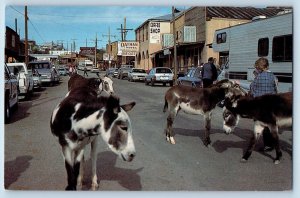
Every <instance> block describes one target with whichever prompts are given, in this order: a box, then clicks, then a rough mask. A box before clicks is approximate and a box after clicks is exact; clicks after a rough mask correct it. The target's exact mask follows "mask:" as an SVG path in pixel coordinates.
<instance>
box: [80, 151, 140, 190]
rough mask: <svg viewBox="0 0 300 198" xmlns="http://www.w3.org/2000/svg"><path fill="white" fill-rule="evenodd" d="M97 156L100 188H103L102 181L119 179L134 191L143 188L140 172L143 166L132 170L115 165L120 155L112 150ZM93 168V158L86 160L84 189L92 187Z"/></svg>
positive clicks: (122, 184) (125, 186) (118, 180)
mask: <svg viewBox="0 0 300 198" xmlns="http://www.w3.org/2000/svg"><path fill="white" fill-rule="evenodd" d="M97 157H98V158H97V176H98V182H99V189H101V181H103V180H108V181H117V182H118V183H119V184H120V185H121V186H123V187H124V188H126V189H128V190H132V191H138V190H141V189H142V185H141V178H140V176H139V175H138V173H139V172H140V171H141V170H142V169H143V168H139V169H135V170H131V169H124V168H118V167H115V165H116V160H117V158H118V156H117V155H116V154H114V153H112V152H111V151H105V152H102V153H99V154H98V156H97ZM124 163H130V162H124ZM91 169H92V164H91V160H88V161H86V163H85V167H84V180H83V190H88V189H90V188H91V178H92V172H91Z"/></svg>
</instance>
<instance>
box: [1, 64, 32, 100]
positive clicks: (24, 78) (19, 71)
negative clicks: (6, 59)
mask: <svg viewBox="0 0 300 198" xmlns="http://www.w3.org/2000/svg"><path fill="white" fill-rule="evenodd" d="M6 65H7V67H8V69H9V71H10V73H12V74H14V75H15V76H17V80H18V82H19V91H20V92H19V95H20V96H25V97H29V96H30V94H31V93H32V92H33V76H32V72H31V71H30V70H28V69H27V66H26V64H25V63H7V64H6Z"/></svg>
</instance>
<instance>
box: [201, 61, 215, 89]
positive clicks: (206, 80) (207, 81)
mask: <svg viewBox="0 0 300 198" xmlns="http://www.w3.org/2000/svg"><path fill="white" fill-rule="evenodd" d="M201 75H202V82H203V88H206V87H209V86H210V85H212V84H213V82H214V81H215V80H216V79H217V77H218V72H217V68H216V66H215V65H214V58H213V57H210V58H209V59H208V62H207V63H205V64H204V65H203V67H202V70H201Z"/></svg>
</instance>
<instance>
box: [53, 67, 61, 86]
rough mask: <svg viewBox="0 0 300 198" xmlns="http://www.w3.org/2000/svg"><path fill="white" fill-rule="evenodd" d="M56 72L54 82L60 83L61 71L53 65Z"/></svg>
mask: <svg viewBox="0 0 300 198" xmlns="http://www.w3.org/2000/svg"><path fill="white" fill-rule="evenodd" d="M52 69H53V73H54V83H56V84H58V83H59V81H60V73H59V72H58V70H57V69H56V68H55V67H52Z"/></svg>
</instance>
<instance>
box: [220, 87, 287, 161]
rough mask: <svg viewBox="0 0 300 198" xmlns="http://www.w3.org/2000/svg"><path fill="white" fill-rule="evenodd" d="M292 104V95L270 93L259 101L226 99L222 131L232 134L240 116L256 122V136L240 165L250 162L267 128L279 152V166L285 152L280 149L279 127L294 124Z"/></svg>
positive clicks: (242, 98)
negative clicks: (249, 159)
mask: <svg viewBox="0 0 300 198" xmlns="http://www.w3.org/2000/svg"><path fill="white" fill-rule="evenodd" d="M292 104H293V96H292V92H287V93H280V94H267V95H263V96H260V97H256V98H250V97H247V96H244V97H241V98H235V99H228V98H227V99H226V100H225V107H224V110H223V119H224V124H223V129H224V130H225V133H226V134H230V133H231V132H233V130H234V128H235V127H236V126H237V125H238V123H239V117H243V118H250V119H253V120H254V130H253V136H252V138H251V141H250V143H249V145H248V148H247V150H246V152H245V154H244V155H243V157H242V160H241V162H247V160H248V158H249V157H250V155H251V154H252V151H253V149H254V147H255V144H256V142H257V140H258V139H259V137H260V135H261V134H262V132H263V130H264V128H265V127H268V128H269V130H270V132H271V134H272V137H273V140H274V141H273V144H274V147H275V150H276V157H275V160H274V163H275V164H279V163H280V159H281V157H282V152H281V150H280V146H279V137H278V128H279V127H289V126H291V125H292V114H293V107H292Z"/></svg>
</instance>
